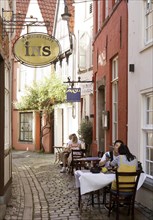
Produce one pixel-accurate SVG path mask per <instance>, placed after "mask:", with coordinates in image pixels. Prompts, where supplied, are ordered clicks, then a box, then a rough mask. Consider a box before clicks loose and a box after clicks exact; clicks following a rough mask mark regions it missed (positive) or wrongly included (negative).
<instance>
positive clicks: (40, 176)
mask: <svg viewBox="0 0 153 220" xmlns="http://www.w3.org/2000/svg"><path fill="white" fill-rule="evenodd" d="M12 155H13V170H12V175H13V182H12V197H11V200H10V202H9V204H8V206H7V208H6V215H5V218H4V220H79V219H80V220H108V219H109V220H113V219H115V212H114V211H113V212H112V213H111V216H110V217H108V211H107V210H105V208H104V207H103V205H100V208H99V207H98V206H97V205H95V206H94V207H92V206H91V205H90V197H89V195H84V196H83V197H82V209H81V210H80V209H79V208H78V191H77V189H76V188H75V177H74V176H72V175H71V174H68V173H64V174H63V173H60V166H59V165H58V164H54V159H55V157H54V155H53V154H42V153H34V152H21V151H18V152H17V151H13V153H12ZM135 207H136V209H135V220H152V219H153V211H151V210H149V209H147V208H146V207H143V206H142V205H141V204H138V203H136V205H135ZM122 209H123V210H121V217H120V219H121V220H122V219H124V220H129V219H130V217H129V216H127V215H126V214H127V213H125V210H124V208H122ZM126 211H127V210H126Z"/></svg>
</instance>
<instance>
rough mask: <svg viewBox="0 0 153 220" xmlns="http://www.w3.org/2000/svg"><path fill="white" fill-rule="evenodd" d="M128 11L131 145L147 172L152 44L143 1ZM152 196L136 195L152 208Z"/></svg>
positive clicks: (152, 87) (132, 4)
mask: <svg viewBox="0 0 153 220" xmlns="http://www.w3.org/2000/svg"><path fill="white" fill-rule="evenodd" d="M128 11H129V17H128V19H129V20H128V22H129V23H128V31H129V35H128V64H134V67H135V70H134V72H130V71H129V73H128V146H129V148H130V150H131V152H132V153H133V154H134V155H136V156H137V157H138V160H140V161H141V162H142V164H143V167H144V169H145V136H144V133H143V124H144V121H143V120H144V105H143V104H144V103H143V94H145V93H147V92H149V91H153V44H150V45H149V44H148V45H145V26H144V21H145V16H144V1H143V0H142V1H141V0H140V1H132V0H130V1H129V2H128ZM142 195H143V198H142ZM152 196H153V195H152V194H151V192H150V191H148V190H144V189H143V188H141V190H140V191H139V192H138V193H137V199H138V200H139V201H140V202H141V203H142V204H144V205H145V206H147V207H148V208H151V209H152V208H153V200H151V197H152ZM145 198H146V199H145Z"/></svg>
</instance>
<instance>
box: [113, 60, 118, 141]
mask: <svg viewBox="0 0 153 220" xmlns="http://www.w3.org/2000/svg"><path fill="white" fill-rule="evenodd" d="M117 138H118V57H115V58H114V59H113V60H112V140H113V141H115V140H116V139H117Z"/></svg>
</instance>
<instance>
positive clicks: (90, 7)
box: [85, 0, 93, 19]
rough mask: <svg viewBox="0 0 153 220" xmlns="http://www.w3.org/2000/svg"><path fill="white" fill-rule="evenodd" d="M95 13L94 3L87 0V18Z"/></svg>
mask: <svg viewBox="0 0 153 220" xmlns="http://www.w3.org/2000/svg"><path fill="white" fill-rule="evenodd" d="M92 14H93V3H92V1H91V0H87V1H85V19H88V18H89V17H91V16H92Z"/></svg>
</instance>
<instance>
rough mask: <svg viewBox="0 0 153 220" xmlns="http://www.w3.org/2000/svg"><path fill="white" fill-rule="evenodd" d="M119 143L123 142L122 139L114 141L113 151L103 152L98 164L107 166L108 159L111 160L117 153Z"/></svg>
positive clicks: (108, 163)
mask: <svg viewBox="0 0 153 220" xmlns="http://www.w3.org/2000/svg"><path fill="white" fill-rule="evenodd" d="M121 144H123V141H121V140H116V141H115V143H114V148H113V151H107V152H106V153H104V155H103V157H102V158H101V160H100V162H99V166H105V167H109V166H110V161H113V160H114V159H115V158H116V157H117V156H118V155H119V154H118V148H119V146H120V145H121Z"/></svg>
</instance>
